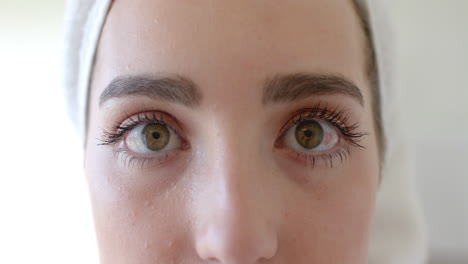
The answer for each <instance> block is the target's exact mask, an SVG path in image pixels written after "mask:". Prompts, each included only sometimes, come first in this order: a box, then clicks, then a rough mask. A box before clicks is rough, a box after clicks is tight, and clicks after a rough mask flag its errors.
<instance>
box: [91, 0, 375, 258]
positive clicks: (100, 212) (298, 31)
mask: <svg viewBox="0 0 468 264" xmlns="http://www.w3.org/2000/svg"><path fill="white" fill-rule="evenodd" d="M364 57H365V56H364V35H363V32H362V29H361V28H360V26H359V23H358V17H357V14H356V13H355V11H354V9H353V8H352V3H351V1H345V0H310V1H299V0H297V1H296V0H292V1H280V0H271V1H265V0H254V1H252V0H248V1H247V0H238V1H227V0H221V1H211V0H201V1H196V2H194V1H188V0H177V1H162V0H131V1H130V0H119V1H114V3H113V6H112V8H111V10H110V12H109V15H108V17H107V19H106V23H105V26H104V28H103V31H102V36H101V39H100V44H99V47H98V52H97V57H96V66H95V68H94V75H93V81H92V86H91V91H90V101H89V126H88V135H87V138H88V140H87V145H86V159H85V169H86V175H87V178H88V182H89V189H90V194H91V200H92V204H93V212H94V218H95V224H96V231H97V237H98V242H99V249H100V256H101V262H102V263H106V264H107V263H112V264H116V263H117V264H118V263H227V264H234V263H243V264H248V263H296V264H301V263H304V264H305V263H308V264H310V263H317V264H324V263H326V264H363V263H367V250H368V236H369V228H370V222H371V216H372V214H373V210H374V203H375V194H376V191H377V186H378V174H379V166H378V164H379V161H378V151H377V144H376V138H375V131H374V126H373V122H372V109H371V101H370V98H371V96H370V88H369V85H368V82H367V80H366V75H365V70H364V62H365V59H364ZM296 71H307V72H318V73H336V74H340V75H342V76H346V77H347V78H348V79H350V80H352V81H353V82H354V83H355V84H356V85H357V86H358V87H360V89H361V92H362V93H363V96H364V101H365V104H364V107H361V106H360V105H359V104H358V103H356V102H354V101H353V100H351V99H349V98H348V97H344V96H340V95H327V96H318V97H312V98H306V99H304V100H302V101H300V102H296V103H294V104H293V105H291V104H287V103H284V104H276V105H272V106H268V107H265V106H264V105H262V104H261V98H262V87H261V84H262V80H264V79H265V78H266V77H267V76H271V75H272V74H276V73H285V72H296ZM158 72H168V73H178V74H183V75H184V76H188V77H190V78H191V79H193V80H194V82H196V83H197V85H198V86H199V88H200V90H201V93H202V94H203V100H202V103H201V104H200V106H199V107H197V108H193V109H190V108H187V107H185V106H182V105H177V104H171V103H168V102H165V101H158V100H153V99H150V98H145V97H126V98H119V99H113V100H111V101H109V102H108V103H106V105H105V106H104V107H99V105H98V101H99V95H100V94H101V92H102V91H103V89H104V88H105V87H106V85H107V84H108V83H109V82H110V81H111V80H112V79H114V78H115V77H117V76H120V75H128V74H132V75H138V74H152V73H158ZM318 102H326V103H328V104H330V105H331V106H339V107H341V108H343V109H345V110H346V111H347V112H349V116H350V121H352V122H358V123H359V129H360V131H365V132H368V133H369V136H366V137H363V138H362V141H361V142H360V144H362V145H363V146H365V149H358V148H355V147H350V155H349V156H348V157H347V158H346V159H345V160H344V161H343V162H340V160H339V158H338V159H336V158H335V159H334V160H333V164H334V165H333V167H330V166H327V165H326V164H324V163H323V162H322V163H320V162H318V164H317V165H316V166H315V167H313V168H312V167H310V166H304V165H303V164H301V163H300V162H297V161H295V160H293V159H291V158H290V157H289V155H287V154H285V151H283V150H279V149H277V148H276V147H275V140H276V137H277V135H278V131H279V129H280V128H281V127H282V125H283V124H284V123H285V122H286V121H287V120H288V119H289V118H291V116H289V115H290V114H291V113H292V112H294V111H295V110H297V109H298V108H301V107H304V108H306V107H311V105H314V104H316V103H318ZM148 109H152V110H161V111H165V112H167V113H170V114H171V115H172V116H173V117H174V118H175V119H177V120H178V121H179V122H180V123H181V124H182V125H183V127H184V131H185V133H184V137H185V139H186V140H187V141H189V142H190V148H189V149H187V150H184V151H180V152H179V153H178V154H177V155H173V156H171V157H168V158H167V162H165V163H163V164H159V165H155V164H154V165H151V164H147V166H145V167H139V166H138V165H136V166H126V163H124V162H123V159H122V158H120V156H118V155H117V156H116V155H115V153H114V152H113V148H112V147H111V146H102V145H98V144H99V143H100V141H99V139H100V138H102V133H103V130H102V129H103V128H109V127H112V126H115V124H116V123H118V122H122V121H123V120H122V118H124V117H125V115H127V114H135V113H138V112H139V111H145V110H148ZM342 141H343V140H342Z"/></svg>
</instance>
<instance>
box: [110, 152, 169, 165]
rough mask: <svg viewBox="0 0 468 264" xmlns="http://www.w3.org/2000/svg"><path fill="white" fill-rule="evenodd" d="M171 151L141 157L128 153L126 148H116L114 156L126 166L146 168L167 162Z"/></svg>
mask: <svg viewBox="0 0 468 264" xmlns="http://www.w3.org/2000/svg"><path fill="white" fill-rule="evenodd" d="M170 155H171V154H170V153H161V154H157V155H154V154H153V155H152V156H151V157H140V156H135V155H132V154H129V153H127V151H125V149H122V148H119V149H114V158H115V159H120V161H121V163H122V164H123V166H125V167H126V168H133V167H139V168H146V167H150V166H149V165H150V164H151V166H157V165H159V164H162V163H164V162H166V161H167V160H168V159H169V158H170Z"/></svg>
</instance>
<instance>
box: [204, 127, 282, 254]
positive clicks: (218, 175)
mask: <svg viewBox="0 0 468 264" xmlns="http://www.w3.org/2000/svg"><path fill="white" fill-rule="evenodd" d="M241 126H242V125H239V126H236V124H235V123H231V124H230V125H226V124H224V125H223V127H222V128H220V129H218V130H217V133H216V134H217V135H216V137H215V139H214V140H212V141H211V144H212V145H211V146H212V147H211V148H210V149H212V151H211V153H210V154H209V155H210V157H212V158H210V159H209V160H210V162H208V161H207V162H206V163H207V166H206V168H207V169H206V171H205V172H206V175H204V177H205V179H206V181H205V183H206V184H205V188H203V189H204V190H205V191H206V193H205V195H203V196H200V197H203V198H201V199H200V200H199V204H198V206H197V207H198V208H199V210H198V212H197V215H198V219H197V220H198V221H197V223H198V227H197V234H196V248H197V252H198V254H199V256H200V257H201V258H202V259H206V260H217V261H218V262H219V263H256V262H258V261H259V260H264V259H269V258H271V257H272V256H274V255H275V253H276V247H277V240H276V233H275V229H274V226H273V221H272V220H273V219H271V218H272V216H273V214H272V212H271V211H268V210H266V208H271V207H270V206H266V204H265V203H268V202H269V201H270V200H271V199H269V196H272V195H273V194H272V193H270V192H268V186H267V185H266V184H265V183H264V182H265V181H267V177H268V175H267V174H268V170H267V169H266V168H265V166H264V164H263V162H262V161H261V159H260V157H259V152H260V151H259V143H257V144H255V143H254V142H253V141H255V140H252V139H253V138H254V137H255V136H254V135H253V134H252V131H249V129H245V128H244V127H241ZM211 155H213V156H211ZM211 161H213V162H211ZM208 163H210V164H209V165H208ZM270 189H271V188H270ZM270 198H271V197H270Z"/></svg>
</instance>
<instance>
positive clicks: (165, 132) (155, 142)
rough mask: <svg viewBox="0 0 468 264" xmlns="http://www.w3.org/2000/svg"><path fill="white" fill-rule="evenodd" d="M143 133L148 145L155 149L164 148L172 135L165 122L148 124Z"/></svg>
mask: <svg viewBox="0 0 468 264" xmlns="http://www.w3.org/2000/svg"><path fill="white" fill-rule="evenodd" d="M141 133H142V134H143V135H144V139H145V145H146V147H147V148H149V149H150V150H154V151H158V150H162V149H164V148H165V147H166V146H167V144H168V143H169V139H170V137H171V135H170V132H169V129H168V128H167V127H166V126H165V125H163V124H148V125H146V126H145V128H143V131H142V132H141Z"/></svg>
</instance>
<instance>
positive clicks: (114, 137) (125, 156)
mask: <svg viewBox="0 0 468 264" xmlns="http://www.w3.org/2000/svg"><path fill="white" fill-rule="evenodd" d="M317 119H318V120H323V121H327V122H329V123H330V124H331V125H332V126H333V127H335V128H336V129H337V130H338V133H339V134H341V135H339V137H340V141H339V143H337V144H340V142H341V138H343V139H344V140H345V141H346V143H347V144H342V143H341V145H340V146H338V147H335V150H333V151H332V153H322V154H317V153H315V154H314V153H313V152H310V151H309V152H307V153H306V152H299V151H297V150H292V149H289V150H288V151H292V152H293V154H294V156H295V157H294V158H295V159H296V160H298V161H300V162H303V163H306V164H307V165H309V166H310V167H312V168H313V167H315V165H316V164H317V162H318V161H322V162H324V163H325V164H326V165H327V166H329V167H330V168H332V167H333V160H334V159H339V161H341V162H343V161H344V160H345V159H346V158H348V157H349V155H350V154H351V152H350V146H354V147H357V148H365V147H364V146H363V145H361V144H360V141H361V139H362V138H363V137H364V136H366V135H368V133H366V132H358V131H357V129H358V128H359V124H358V123H357V122H356V123H354V124H351V125H346V123H347V122H348V121H349V115H347V113H346V111H344V110H340V109H339V108H338V107H337V108H333V109H331V108H329V107H328V105H325V106H322V105H321V104H320V103H319V104H317V105H316V106H314V107H312V108H306V109H301V110H299V111H296V112H295V113H293V114H292V118H290V119H289V121H287V122H286V123H285V125H283V127H282V128H281V129H280V133H279V136H278V137H277V140H276V141H275V147H277V148H282V147H284V142H283V141H284V137H285V134H286V132H287V131H288V130H289V129H290V128H291V127H292V126H294V125H296V124H299V123H301V122H303V121H305V120H317ZM145 123H159V124H163V125H166V126H168V127H169V128H171V129H172V130H174V131H175V132H176V133H177V134H178V135H179V137H180V139H181V140H182V146H181V147H180V148H179V149H178V150H181V149H182V150H187V149H188V148H189V144H188V142H187V141H185V139H184V138H183V137H182V136H181V133H180V129H179V127H180V125H179V124H178V122H177V121H176V120H175V118H173V117H172V116H171V115H170V114H168V113H165V112H162V111H145V112H140V113H137V114H135V115H131V116H130V115H127V117H126V118H125V121H124V122H123V123H119V124H118V125H116V126H114V127H113V129H112V131H115V132H110V131H106V130H104V132H103V136H102V139H101V140H100V141H101V143H100V144H99V145H112V146H115V145H116V144H117V143H119V142H120V141H121V140H122V139H123V138H124V137H125V135H126V133H127V132H129V131H131V130H132V129H134V128H135V127H137V126H139V125H141V124H145ZM172 123H173V124H175V125H171V124H172ZM175 151H177V150H175ZM114 152H115V154H116V156H118V155H121V158H122V162H123V163H124V164H125V165H126V166H128V167H129V166H133V165H138V166H140V167H144V166H145V165H147V164H153V163H156V164H161V163H164V162H165V161H167V160H168V159H169V155H172V154H168V153H155V154H154V155H151V156H139V155H134V154H131V153H128V152H127V151H126V150H125V149H124V148H118V149H114Z"/></svg>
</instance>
